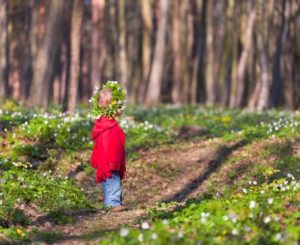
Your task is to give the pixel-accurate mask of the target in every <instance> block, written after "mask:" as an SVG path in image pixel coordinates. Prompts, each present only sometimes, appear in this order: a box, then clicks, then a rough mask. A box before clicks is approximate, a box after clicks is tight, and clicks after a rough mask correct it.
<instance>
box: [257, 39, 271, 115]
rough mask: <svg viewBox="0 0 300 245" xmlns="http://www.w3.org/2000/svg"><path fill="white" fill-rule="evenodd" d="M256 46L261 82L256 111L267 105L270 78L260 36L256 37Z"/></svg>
mask: <svg viewBox="0 0 300 245" xmlns="http://www.w3.org/2000/svg"><path fill="white" fill-rule="evenodd" d="M257 46H258V53H259V59H260V66H261V70H260V81H261V89H260V93H259V97H258V101H257V109H258V110H260V111H261V110H264V109H266V108H267V107H268V105H269V95H270V93H269V89H270V82H269V81H270V77H269V73H268V59H267V55H266V48H265V47H264V43H263V39H262V35H261V34H258V35H257Z"/></svg>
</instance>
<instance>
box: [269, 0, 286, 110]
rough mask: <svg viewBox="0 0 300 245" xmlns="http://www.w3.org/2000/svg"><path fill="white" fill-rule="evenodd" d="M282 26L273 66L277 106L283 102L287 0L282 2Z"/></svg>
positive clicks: (274, 92) (273, 95)
mask: <svg viewBox="0 0 300 245" xmlns="http://www.w3.org/2000/svg"><path fill="white" fill-rule="evenodd" d="M281 4H282V5H281V11H282V12H281V28H280V33H279V35H278V38H277V45H276V46H277V48H276V52H275V60H274V66H273V87H272V93H271V94H272V104H273V106H275V107H277V106H279V105H280V104H281V89H282V81H281V80H282V77H281V52H282V46H283V44H284V43H285V41H286V40H285V39H286V34H287V22H286V19H285V6H286V0H282V2H281Z"/></svg>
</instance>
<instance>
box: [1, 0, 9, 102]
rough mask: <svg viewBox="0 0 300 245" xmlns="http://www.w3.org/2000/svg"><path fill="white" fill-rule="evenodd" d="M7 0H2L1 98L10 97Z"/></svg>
mask: <svg viewBox="0 0 300 245" xmlns="http://www.w3.org/2000/svg"><path fill="white" fill-rule="evenodd" d="M7 4H8V1H7V0H0V27H1V33H0V37H1V39H0V41H1V43H0V100H1V99H2V98H8V96H9V89H8V40H7Z"/></svg>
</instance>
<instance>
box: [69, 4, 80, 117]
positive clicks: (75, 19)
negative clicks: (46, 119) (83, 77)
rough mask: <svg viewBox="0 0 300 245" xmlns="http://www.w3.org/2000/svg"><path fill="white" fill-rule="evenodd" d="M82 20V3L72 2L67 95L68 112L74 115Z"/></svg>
mask: <svg viewBox="0 0 300 245" xmlns="http://www.w3.org/2000/svg"><path fill="white" fill-rule="evenodd" d="M82 20H83V2H82V0H74V2H73V9H72V19H71V64H70V88H69V95H68V112H69V113H74V112H75V110H76V102H77V95H78V80H79V75H80V41H81V29H82Z"/></svg>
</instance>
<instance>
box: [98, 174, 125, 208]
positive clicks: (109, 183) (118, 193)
mask: <svg viewBox="0 0 300 245" xmlns="http://www.w3.org/2000/svg"><path fill="white" fill-rule="evenodd" d="M102 188H103V193H104V204H105V206H106V207H117V206H120V205H122V186H121V178H120V174H119V172H117V171H115V172H113V174H112V177H111V178H109V179H107V180H106V181H104V182H102Z"/></svg>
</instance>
